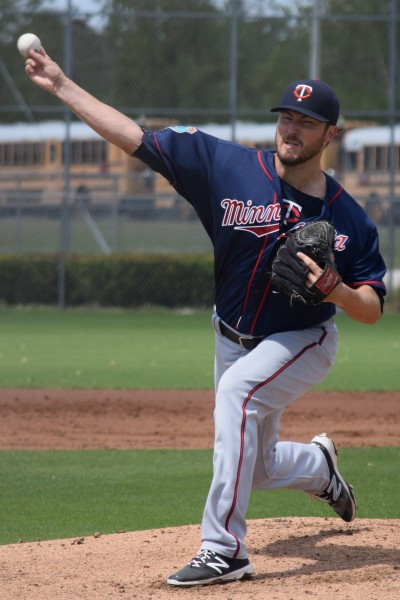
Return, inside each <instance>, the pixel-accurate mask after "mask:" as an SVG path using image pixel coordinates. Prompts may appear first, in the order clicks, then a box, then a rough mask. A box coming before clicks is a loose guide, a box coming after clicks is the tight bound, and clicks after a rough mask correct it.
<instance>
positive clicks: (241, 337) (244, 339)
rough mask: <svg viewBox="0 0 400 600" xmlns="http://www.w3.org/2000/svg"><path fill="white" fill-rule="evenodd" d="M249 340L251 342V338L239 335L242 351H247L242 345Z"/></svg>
mask: <svg viewBox="0 0 400 600" xmlns="http://www.w3.org/2000/svg"><path fill="white" fill-rule="evenodd" d="M251 340H252V338H248V337H244V336H242V335H239V344H240V345H241V347H242V348H244V350H248V348H246V346H244V345H243V342H249V341H251Z"/></svg>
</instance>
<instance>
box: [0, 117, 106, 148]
mask: <svg viewBox="0 0 400 600" xmlns="http://www.w3.org/2000/svg"><path fill="white" fill-rule="evenodd" d="M66 132H67V128H66V124H65V123H64V121H41V122H39V123H12V124H11V123H10V124H4V125H0V143H4V142H42V141H44V140H64V139H65V138H66ZM70 135H71V138H73V139H82V140H86V139H100V136H99V135H98V134H97V133H96V132H95V131H93V129H91V128H90V127H89V126H88V125H86V123H82V122H81V121H73V122H72V123H71V129H70Z"/></svg>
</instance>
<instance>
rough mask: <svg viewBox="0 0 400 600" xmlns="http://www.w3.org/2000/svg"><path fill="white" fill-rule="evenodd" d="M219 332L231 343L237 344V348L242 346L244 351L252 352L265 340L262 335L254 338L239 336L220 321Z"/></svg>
mask: <svg viewBox="0 0 400 600" xmlns="http://www.w3.org/2000/svg"><path fill="white" fill-rule="evenodd" d="M219 330H220V332H221V334H222V335H223V336H224V337H226V338H228V340H231V342H235V344H239V346H242V348H244V349H245V350H254V348H255V347H256V346H258V344H259V343H260V342H262V341H263V340H264V339H265V336H263V335H260V336H256V337H252V336H244V335H240V333H237V332H236V331H233V330H232V329H230V328H229V327H227V325H225V323H224V322H223V321H221V320H220V321H219Z"/></svg>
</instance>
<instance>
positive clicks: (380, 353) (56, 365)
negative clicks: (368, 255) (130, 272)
mask: <svg viewBox="0 0 400 600" xmlns="http://www.w3.org/2000/svg"><path fill="white" fill-rule="evenodd" d="M337 323H338V326H339V331H340V337H339V353H338V357H337V361H336V364H335V366H334V368H333V370H332V371H331V373H330V374H329V375H328V377H327V378H326V379H325V380H324V381H323V382H322V383H321V385H320V386H319V388H320V389H336V390H400V378H399V365H400V338H399V332H400V314H399V313H392V314H387V315H384V316H383V318H382V319H381V320H380V321H379V322H378V323H377V324H376V325H373V326H370V325H365V324H362V323H356V322H355V321H352V320H351V319H349V318H348V317H346V316H344V315H338V316H337ZM0 332H1V334H0V388H1V387H64V388H80V387H82V388H158V389H162V388H169V389H211V388H212V387H213V353H214V337H213V330H212V327H211V314H210V312H207V311H206V312H195V313H188V314H184V313H182V312H181V313H179V312H168V311H162V310H158V311H157V310H142V311H106V310H94V309H92V310H90V309H76V310H67V311H64V312H61V311H58V310H57V309H39V308H32V309H3V310H1V311H0Z"/></svg>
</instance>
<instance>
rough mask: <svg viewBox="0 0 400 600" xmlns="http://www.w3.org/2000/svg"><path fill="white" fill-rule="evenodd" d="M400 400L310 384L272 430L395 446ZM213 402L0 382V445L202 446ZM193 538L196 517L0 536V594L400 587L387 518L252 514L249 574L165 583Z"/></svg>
mask: <svg viewBox="0 0 400 600" xmlns="http://www.w3.org/2000/svg"><path fill="white" fill-rule="evenodd" d="M399 407H400V392H396V393H394V394H393V393H392V394H391V393H380V394H377V393H372V392H369V393H347V394H340V393H337V392H336V393H334V392H323V393H317V392H313V393H310V394H307V395H306V396H304V397H303V398H301V399H300V400H298V401H297V402H296V403H295V404H294V405H293V406H292V407H290V408H289V409H288V410H287V412H286V414H285V417H284V419H283V422H282V430H281V437H282V439H293V440H297V441H306V442H307V441H309V440H310V439H311V437H313V435H315V434H316V433H319V432H322V431H327V432H328V433H329V434H330V435H332V437H333V438H334V439H335V442H337V444H338V445H339V446H366V445H368V446H399V445H400V413H399ZM212 411H213V396H212V393H211V392H182V391H180V392H176V391H175V392H173V393H172V392H167V391H110V390H107V391H104V390H101V391H100V390H98V391H96V390H69V391H66V390H45V391H41V390H5V389H2V390H0V414H1V419H0V448H1V449H10V448H12V449H34V450H39V449H54V448H58V449H77V448H79V449H85V448H87V449H89V448H90V449H96V448H125V449H128V448H208V447H211V446H212V441H213V423H212ZM266 498H267V495H266ZM266 501H267V500H266ZM305 501H307V500H305ZM199 539H200V528H199V526H191V527H180V528H171V529H163V530H155V531H143V532H132V533H120V534H114V535H108V536H97V537H88V538H81V539H68V540H53V541H48V542H35V543H21V544H15V545H10V546H0V565H1V568H0V589H1V597H2V598H5V599H6V600H16V599H18V600H19V599H21V600H25V599H28V598H29V600H43V599H47V598H51V599H52V600H75V599H82V600H86V599H88V600H89V599H90V600H103V599H104V600H105V599H110V598H126V599H134V598H140V599H141V600H150V599H152V600H165V599H168V598H172V597H174V598H176V597H178V596H179V598H189V597H190V598H193V599H195V600H197V599H199V598H200V597H201V598H203V597H204V598H218V599H223V600H229V599H238V600H239V599H248V600H261V599H263V600H264V599H268V600H269V599H271V600H291V599H293V600H295V599H296V600H297V599H306V598H307V599H308V598H313V597H315V598H316V597H321V596H322V595H324V596H326V595H328V596H329V597H334V596H335V597H336V596H338V597H340V598H343V600H353V599H354V600H356V599H357V600H358V599H359V598H363V600H375V599H378V598H385V600H395V599H396V600H397V599H398V598H400V529H399V521H396V520H367V519H359V520H355V521H354V522H353V523H351V524H345V523H343V522H342V521H341V520H340V519H338V518H326V519H314V518H313V519H300V518H296V517H293V518H284V519H264V520H257V521H250V522H249V531H248V537H247V543H248V547H249V552H250V558H251V561H252V563H253V564H254V567H255V569H256V575H255V577H253V578H252V579H251V580H248V581H243V582H235V583H231V584H228V585H219V586H210V587H205V588H191V589H175V588H170V587H169V586H167V585H166V584H165V577H166V576H167V575H168V574H169V573H170V572H173V571H174V570H176V569H178V568H180V567H181V566H183V564H184V563H185V562H186V561H187V560H188V559H189V558H191V556H192V555H193V554H194V553H195V551H196V550H197V548H198V544H199Z"/></svg>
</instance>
